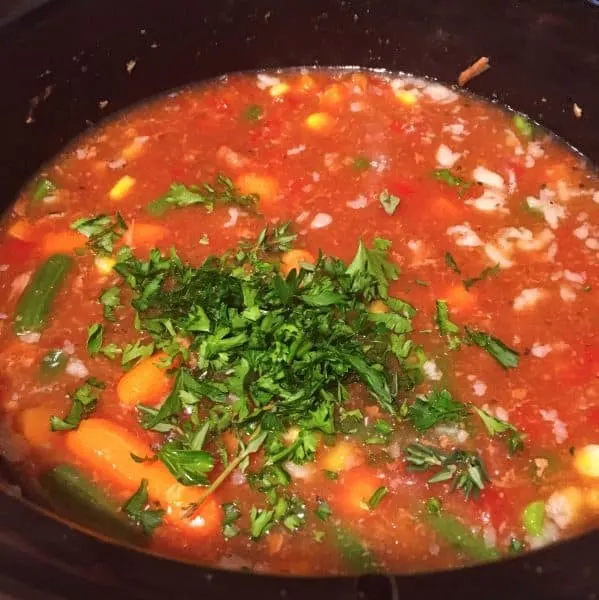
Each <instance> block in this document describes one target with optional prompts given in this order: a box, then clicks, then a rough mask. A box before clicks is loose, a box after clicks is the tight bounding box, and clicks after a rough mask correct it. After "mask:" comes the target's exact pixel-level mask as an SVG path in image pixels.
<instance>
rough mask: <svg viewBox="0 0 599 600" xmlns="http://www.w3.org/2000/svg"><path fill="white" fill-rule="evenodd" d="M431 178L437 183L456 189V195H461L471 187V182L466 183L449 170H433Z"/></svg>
mask: <svg viewBox="0 0 599 600" xmlns="http://www.w3.org/2000/svg"><path fill="white" fill-rule="evenodd" d="M433 177H434V178H435V179H436V180H437V181H442V182H443V183H446V184H447V185H450V186H451V187H457V188H458V193H459V194H463V193H464V192H465V191H466V190H467V189H468V188H469V187H471V186H472V182H471V181H466V180H465V179H462V178H461V177H458V176H457V175H454V174H453V173H452V172H451V171H450V170H449V169H435V170H434V171H433Z"/></svg>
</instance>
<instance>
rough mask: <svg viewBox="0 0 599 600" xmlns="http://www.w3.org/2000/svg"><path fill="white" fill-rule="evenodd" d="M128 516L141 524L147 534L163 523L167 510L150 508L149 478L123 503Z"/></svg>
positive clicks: (150, 533) (142, 481)
mask: <svg viewBox="0 0 599 600" xmlns="http://www.w3.org/2000/svg"><path fill="white" fill-rule="evenodd" d="M123 511H124V512H125V513H126V514H127V516H128V517H129V518H130V519H132V520H133V521H135V522H136V523H138V524H139V525H141V527H142V528H143V530H144V532H145V533H146V535H152V533H154V530H155V529H156V528H157V527H159V526H160V525H162V521H163V519H164V515H165V514H166V511H165V510H163V509H162V508H155V509H153V508H150V507H149V505H148V480H147V479H142V480H141V483H140V485H139V488H137V491H136V492H135V493H134V494H133V496H131V498H129V500H127V502H125V504H123Z"/></svg>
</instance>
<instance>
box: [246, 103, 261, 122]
mask: <svg viewBox="0 0 599 600" xmlns="http://www.w3.org/2000/svg"><path fill="white" fill-rule="evenodd" d="M263 116H264V109H263V108H262V107H261V106H260V105H259V104H250V105H249V106H247V107H246V109H245V110H244V111H243V118H244V119H245V120H246V121H249V122H250V123H255V122H256V121H260V119H262V117H263Z"/></svg>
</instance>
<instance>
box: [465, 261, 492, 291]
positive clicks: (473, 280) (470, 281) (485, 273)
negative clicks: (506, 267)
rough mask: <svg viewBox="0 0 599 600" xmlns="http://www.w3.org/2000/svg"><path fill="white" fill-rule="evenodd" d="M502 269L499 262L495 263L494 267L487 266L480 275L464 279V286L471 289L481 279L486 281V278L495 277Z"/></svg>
mask: <svg viewBox="0 0 599 600" xmlns="http://www.w3.org/2000/svg"><path fill="white" fill-rule="evenodd" d="M500 271H501V267H500V265H499V263H497V264H496V265H494V266H493V267H485V268H484V269H483V270H482V272H481V274H480V275H477V276H476V277H470V278H468V279H464V280H463V282H462V283H463V284H464V287H465V288H466V289H467V290H469V289H470V288H471V287H472V286H473V285H474V284H475V283H478V282H479V281H484V280H485V279H489V277H494V276H495V275H497V274H498V273H499V272H500Z"/></svg>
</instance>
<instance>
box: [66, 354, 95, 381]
mask: <svg viewBox="0 0 599 600" xmlns="http://www.w3.org/2000/svg"><path fill="white" fill-rule="evenodd" d="M65 370H66V372H67V373H68V374H69V375H71V376H72V377H78V378H79V379H83V378H84V377H87V376H88V375H89V371H88V370H87V367H86V366H85V365H84V364H83V362H82V361H80V360H79V359H78V358H69V361H68V362H67V366H66V369H65Z"/></svg>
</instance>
